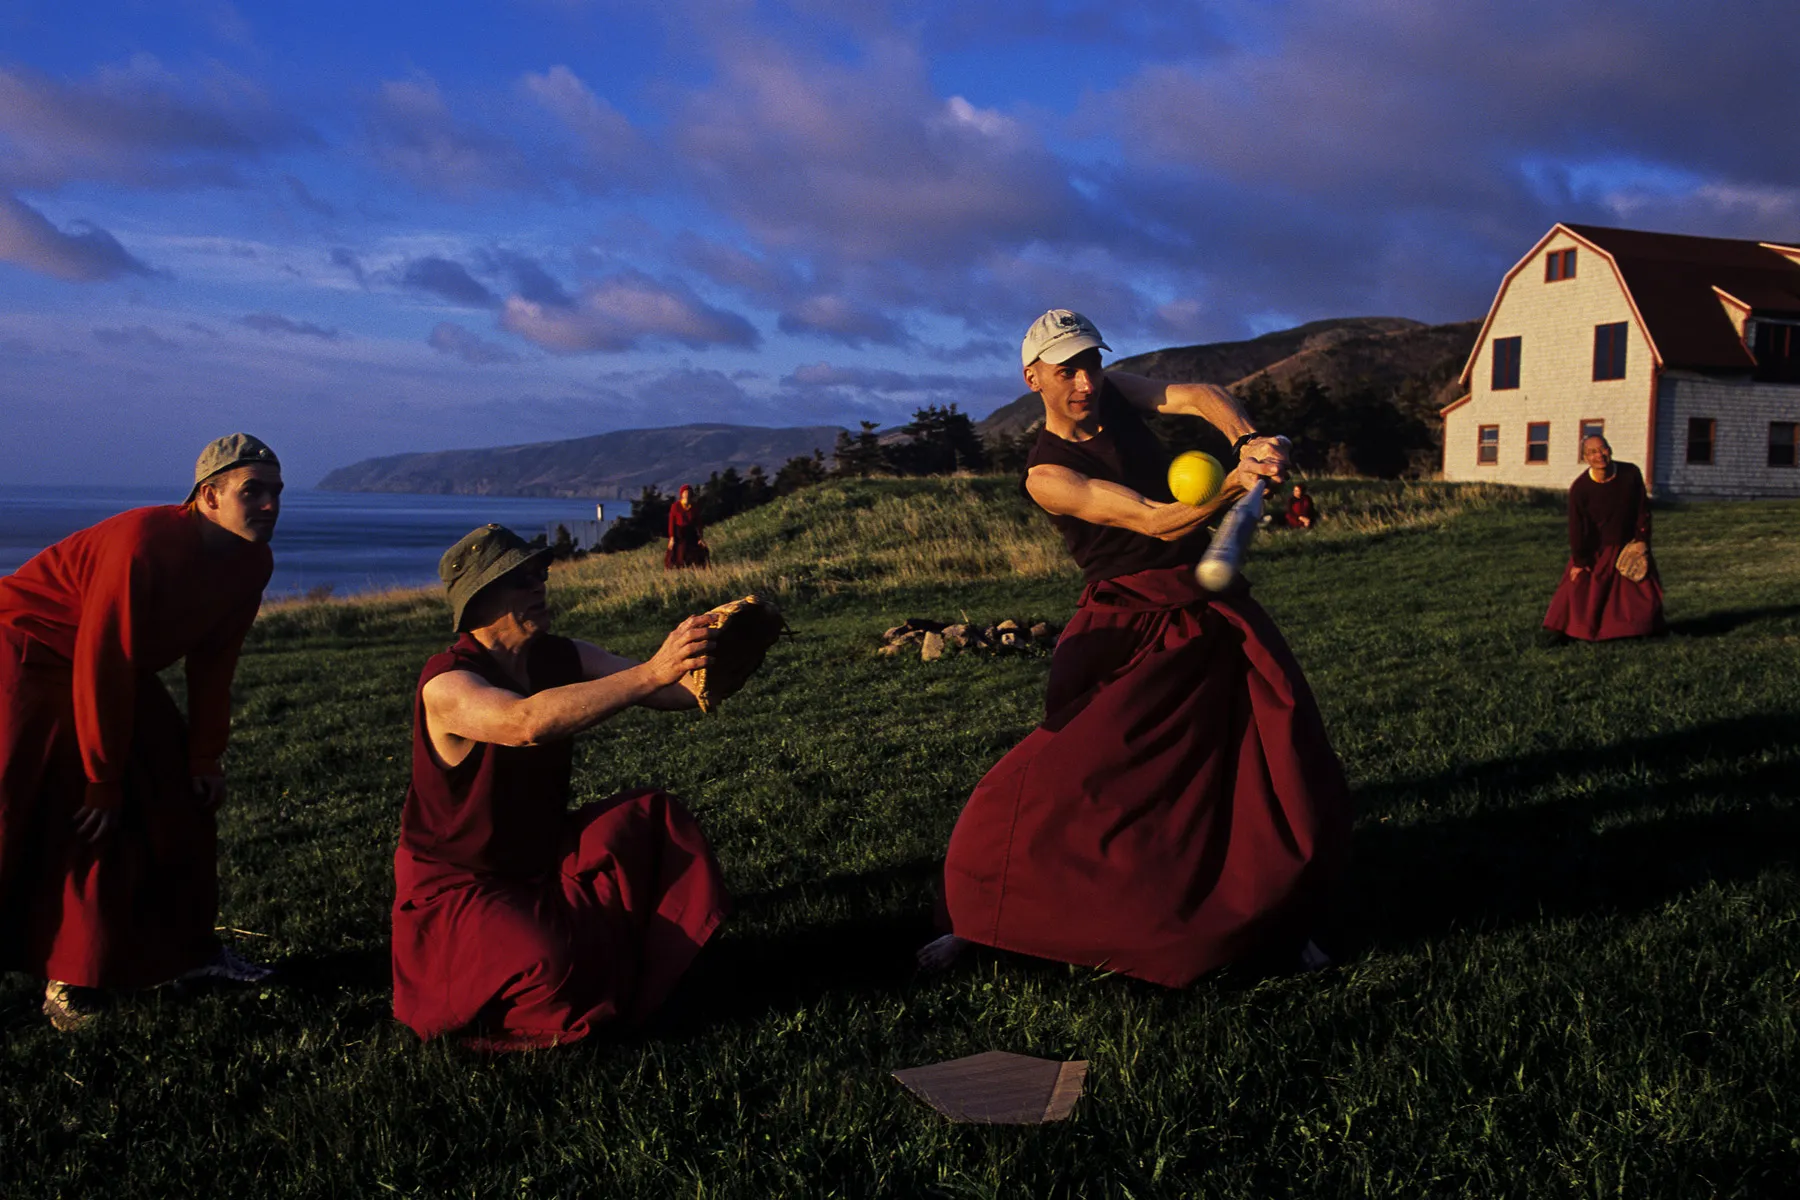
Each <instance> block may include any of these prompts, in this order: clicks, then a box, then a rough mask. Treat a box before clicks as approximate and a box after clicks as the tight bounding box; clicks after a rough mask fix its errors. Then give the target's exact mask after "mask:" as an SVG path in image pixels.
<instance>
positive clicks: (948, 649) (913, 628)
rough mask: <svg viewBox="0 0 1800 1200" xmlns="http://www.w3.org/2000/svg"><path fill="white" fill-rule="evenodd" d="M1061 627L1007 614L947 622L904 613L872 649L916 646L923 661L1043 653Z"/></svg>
mask: <svg viewBox="0 0 1800 1200" xmlns="http://www.w3.org/2000/svg"><path fill="white" fill-rule="evenodd" d="M1061 632H1062V630H1061V629H1060V628H1058V627H1057V626H1055V625H1052V624H1051V623H1050V622H1048V621H1032V622H1029V623H1028V622H1025V621H1016V620H1013V619H1012V618H1010V617H1009V618H1007V619H1006V620H1004V621H997V622H995V623H994V624H992V625H976V624H972V623H969V622H963V623H960V624H954V625H947V624H945V623H944V622H942V621H933V620H932V619H931V618H929V617H908V618H907V619H906V620H905V621H903V622H902V623H900V624H898V625H896V626H894V627H893V628H892V629H890V630H888V631H887V632H886V633H884V634H883V635H882V645H881V649H880V650H878V651H877V652H876V653H878V654H886V655H894V654H899V653H901V652H902V651H904V650H905V649H906V648H907V647H908V646H917V647H918V648H919V657H920V658H921V659H923V660H925V661H926V662H930V661H931V660H932V659H934V658H942V657H944V655H946V654H953V653H960V654H966V653H969V652H971V651H980V652H982V653H985V654H1016V653H1020V652H1029V651H1036V652H1038V653H1047V652H1048V651H1049V650H1050V649H1051V648H1052V647H1053V646H1055V645H1056V635H1057V634H1059V633H1061Z"/></svg>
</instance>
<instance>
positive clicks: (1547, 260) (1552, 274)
mask: <svg viewBox="0 0 1800 1200" xmlns="http://www.w3.org/2000/svg"><path fill="white" fill-rule="evenodd" d="M1573 278H1575V247H1573V246H1570V247H1569V248H1568V249H1567V250H1552V251H1551V252H1550V253H1548V254H1546V255H1544V282H1545V283H1556V282H1558V281H1559V280H1563V279H1573Z"/></svg>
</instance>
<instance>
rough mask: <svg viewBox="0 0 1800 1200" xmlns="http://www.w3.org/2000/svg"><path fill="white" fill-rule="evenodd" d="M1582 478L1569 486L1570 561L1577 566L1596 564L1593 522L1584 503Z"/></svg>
mask: <svg viewBox="0 0 1800 1200" xmlns="http://www.w3.org/2000/svg"><path fill="white" fill-rule="evenodd" d="M1580 484H1581V480H1580V479H1577V480H1576V481H1575V482H1574V483H1573V484H1571V485H1570V487H1569V562H1570V563H1572V564H1573V565H1575V566H1577V567H1591V566H1593V565H1594V546H1593V536H1592V531H1593V522H1591V521H1589V520H1588V515H1587V507H1586V506H1585V505H1584V504H1583V503H1582V494H1581V487H1580Z"/></svg>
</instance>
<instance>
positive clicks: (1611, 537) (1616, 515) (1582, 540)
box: [1544, 462, 1665, 642]
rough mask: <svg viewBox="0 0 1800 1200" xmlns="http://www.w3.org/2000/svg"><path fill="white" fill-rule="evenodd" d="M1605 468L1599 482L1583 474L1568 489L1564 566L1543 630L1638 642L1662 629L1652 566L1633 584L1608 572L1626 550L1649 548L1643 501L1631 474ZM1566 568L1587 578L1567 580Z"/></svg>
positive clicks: (1618, 465) (1628, 467)
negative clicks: (1638, 545)
mask: <svg viewBox="0 0 1800 1200" xmlns="http://www.w3.org/2000/svg"><path fill="white" fill-rule="evenodd" d="M1612 466H1613V474H1612V478H1610V479H1608V480H1606V481H1605V482H1596V481H1595V480H1594V477H1593V476H1592V475H1590V474H1588V473H1587V472H1586V471H1583V472H1582V473H1581V474H1580V475H1579V476H1578V477H1577V478H1576V480H1575V482H1574V483H1573V484H1571V485H1570V486H1569V565H1568V567H1567V568H1565V569H1564V570H1563V574H1562V581H1561V582H1560V583H1558V584H1557V587H1556V594H1555V595H1554V596H1552V597H1551V598H1550V608H1549V610H1548V611H1547V612H1545V614H1544V628H1545V629H1550V630H1554V631H1556V632H1557V633H1561V634H1564V635H1565V636H1568V637H1572V638H1580V639H1582V640H1583V641H1589V642H1597V641H1605V640H1607V639H1609V638H1629V637H1643V636H1645V635H1646V634H1653V633H1661V632H1663V630H1664V628H1665V625H1664V623H1663V604H1662V601H1663V594H1662V578H1661V577H1660V576H1659V575H1658V574H1657V571H1656V560H1655V559H1654V558H1652V559H1651V560H1650V573H1649V574H1648V575H1646V576H1645V577H1644V578H1643V579H1642V580H1640V581H1638V582H1636V583H1633V582H1632V581H1631V580H1629V579H1627V578H1625V577H1624V576H1623V575H1621V574H1619V572H1618V569H1617V567H1616V566H1615V565H1614V564H1615V563H1616V562H1617V561H1618V558H1619V551H1620V550H1622V549H1624V547H1625V544H1626V543H1627V542H1634V541H1641V542H1644V543H1646V544H1647V543H1648V542H1649V541H1650V498H1649V496H1648V495H1647V494H1646V492H1645V490H1644V477H1643V475H1642V473H1640V472H1639V471H1638V469H1637V467H1636V466H1634V465H1632V464H1631V463H1627V462H1615V463H1613V465H1612ZM1574 567H1586V568H1587V570H1585V571H1583V572H1582V573H1581V574H1580V575H1573V574H1572V571H1571V569H1572V568H1574Z"/></svg>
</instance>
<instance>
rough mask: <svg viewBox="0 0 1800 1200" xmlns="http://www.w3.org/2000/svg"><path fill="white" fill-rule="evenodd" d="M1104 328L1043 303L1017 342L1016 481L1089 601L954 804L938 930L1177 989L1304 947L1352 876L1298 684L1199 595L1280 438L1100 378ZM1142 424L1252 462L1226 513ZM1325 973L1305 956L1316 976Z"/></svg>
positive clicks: (942, 950) (1256, 638)
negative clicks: (1195, 433)
mask: <svg viewBox="0 0 1800 1200" xmlns="http://www.w3.org/2000/svg"><path fill="white" fill-rule="evenodd" d="M1106 348H1107V347H1106V343H1105V342H1103V341H1101V339H1100V333H1099V331H1098V330H1097V329H1095V328H1094V326H1093V324H1092V323H1090V322H1089V321H1088V320H1087V318H1085V317H1083V316H1081V315H1080V314H1079V313H1073V312H1069V311H1068V310H1066V309H1053V310H1052V311H1050V312H1047V313H1045V314H1044V315H1043V316H1042V317H1040V318H1038V320H1037V321H1036V322H1035V323H1034V324H1033V325H1032V327H1031V329H1030V330H1029V331H1028V332H1027V333H1026V335H1025V342H1024V346H1023V353H1022V359H1023V362H1024V367H1025V382H1026V384H1027V385H1029V386H1030V388H1031V389H1032V390H1033V391H1035V392H1037V393H1038V394H1039V396H1040V397H1041V398H1042V399H1043V402H1044V429H1043V432H1041V433H1040V434H1039V435H1038V439H1037V443H1036V445H1035V446H1034V447H1033V448H1032V450H1031V454H1030V456H1029V457H1028V459H1027V463H1028V467H1027V472H1026V477H1025V487H1026V490H1027V491H1028V492H1029V493H1030V495H1031V498H1032V499H1033V500H1035V501H1036V502H1037V504H1038V506H1039V507H1040V508H1042V509H1043V510H1044V511H1045V512H1046V513H1048V514H1049V516H1050V522H1051V524H1053V525H1055V526H1056V527H1057V529H1058V530H1060V531H1061V533H1062V535H1063V539H1064V541H1065V542H1066V543H1067V545H1068V548H1069V553H1070V554H1071V555H1072V556H1073V557H1074V559H1075V562H1076V564H1077V565H1078V566H1080V567H1081V569H1082V573H1083V575H1084V576H1085V578H1086V580H1087V587H1086V588H1085V590H1083V592H1082V593H1081V600H1080V602H1079V604H1078V606H1077V608H1076V610H1075V615H1074V616H1073V617H1072V618H1070V620H1069V624H1068V625H1067V627H1066V628H1065V629H1064V630H1063V633H1062V636H1061V637H1060V638H1059V639H1058V641H1057V643H1056V653H1055V655H1054V656H1053V657H1052V658H1051V660H1050V679H1049V684H1048V689H1047V692H1046V694H1045V697H1044V720H1043V723H1042V724H1041V725H1039V726H1038V727H1037V729H1036V730H1034V731H1033V732H1032V733H1031V734H1030V736H1028V737H1027V738H1026V739H1025V740H1024V741H1023V742H1021V743H1019V745H1018V746H1016V747H1015V748H1014V749H1013V750H1012V751H1011V752H1010V753H1008V754H1007V755H1006V757H1004V758H1002V759H1001V760H1000V761H999V763H998V764H996V765H995V766H994V767H993V769H992V770H990V771H989V772H988V773H987V775H986V777H985V778H983V779H982V781H981V783H980V784H979V785H977V787H976V788H975V791H974V793H973V794H972V795H971V796H970V797H969V802H968V804H967V805H966V806H965V807H964V809H963V812H962V816H961V817H960V818H959V819H958V820H957V823H956V828H955V830H954V831H953V832H952V833H951V835H950V848H949V853H948V855H947V857H946V860H945V863H944V898H945V904H946V908H947V910H948V915H949V919H950V923H951V933H950V934H949V935H948V936H946V937H944V938H940V939H938V940H937V941H936V942H933V943H931V944H930V945H929V946H927V947H925V949H924V950H922V951H921V952H920V956H919V957H920V961H921V962H922V963H923V964H924V965H926V966H937V965H941V964H943V963H945V962H947V961H948V960H949V959H950V958H952V957H953V956H954V955H955V954H956V953H957V951H959V950H960V949H961V948H962V946H963V944H964V943H965V942H979V943H982V944H984V945H988V946H996V947H999V948H1001V949H1004V950H1014V951H1019V952H1021V953H1024V954H1031V955H1036V956H1038V957H1040V958H1050V959H1056V960H1058V961H1061V962H1069V963H1080V964H1083V965H1087V966H1094V967H1103V968H1105V969H1107V970H1112V971H1118V972H1121V973H1123V974H1126V975H1133V976H1136V977H1137V978H1139V979H1146V980H1149V981H1150V982H1152V983H1160V984H1165V985H1168V986H1171V987H1179V986H1181V985H1183V984H1186V983H1188V982H1189V981H1191V980H1192V979H1194V978H1195V977H1196V976H1198V975H1200V974H1201V973H1202V972H1205V971H1208V970H1211V969H1212V968H1214V967H1217V966H1221V965H1223V964H1225V963H1228V962H1231V961H1233V960H1235V959H1240V958H1243V957H1246V956H1248V955H1251V954H1259V955H1260V954H1262V953H1267V952H1271V951H1279V952H1280V953H1282V954H1287V955H1292V956H1295V957H1297V958H1300V959H1301V960H1302V961H1308V959H1307V955H1306V954H1303V953H1302V950H1303V948H1304V949H1305V951H1307V952H1309V953H1310V954H1311V955H1313V956H1317V954H1318V952H1317V950H1316V948H1314V947H1312V946H1311V944H1310V943H1309V942H1308V934H1309V932H1310V930H1311V927H1312V922H1313V921H1314V920H1315V919H1316V918H1317V917H1318V915H1319V914H1318V909H1319V905H1320V903H1321V901H1322V900H1323V899H1324V897H1325V895H1326V889H1327V888H1328V887H1329V885H1330V884H1331V883H1332V881H1333V879H1334V878H1335V876H1336V874H1337V872H1338V869H1339V867H1340V866H1341V865H1342V864H1343V862H1344V860H1345V856H1346V853H1347V851H1348V847H1349V840H1350V804H1349V795H1348V789H1347V787H1346V785H1345V782H1344V775H1343V771H1342V769H1341V768H1340V766H1339V765H1338V760H1337V756H1336V755H1335V754H1334V753H1333V752H1332V749H1331V745H1330V743H1329V742H1328V741H1327V740H1326V736H1325V728H1324V725H1323V724H1322V722H1321V721H1320V719H1319V710H1318V706H1317V705H1316V704H1314V702H1313V697H1312V693H1311V691H1309V690H1308V688H1307V686H1306V680H1305V678H1304V677H1303V676H1302V675H1301V674H1300V667H1299V664H1297V663H1296V662H1295V661H1294V658H1293V655H1292V654H1290V653H1289V651H1288V648H1287V644H1286V643H1285V642H1283V641H1282V638H1281V634H1280V632H1279V631H1277V630H1276V628H1275V623H1274V622H1273V621H1271V620H1270V619H1269V616H1268V614H1267V613H1265V612H1264V611H1263V610H1262V608H1261V607H1260V606H1259V605H1258V604H1257V603H1256V602H1255V601H1254V600H1252V599H1250V597H1249V595H1248V594H1247V593H1246V591H1245V590H1244V589H1243V588H1238V589H1237V590H1235V591H1233V592H1231V593H1229V594H1226V595H1212V594H1209V593H1207V592H1206V591H1204V590H1203V589H1202V588H1201V587H1200V585H1199V583H1198V582H1197V581H1196V580H1195V574H1194V567H1195V564H1196V563H1197V562H1198V561H1199V560H1200V556H1201V554H1202V552H1203V551H1204V550H1205V549H1206V545H1207V533H1206V524H1207V522H1208V520H1209V519H1210V518H1211V517H1212V516H1213V515H1214V514H1215V513H1216V512H1218V511H1219V510H1220V509H1221V508H1222V507H1224V506H1225V505H1227V504H1229V503H1230V502H1231V501H1232V500H1234V499H1236V498H1238V497H1240V496H1242V495H1243V494H1244V493H1245V492H1246V491H1247V490H1248V489H1249V488H1250V486H1251V485H1252V484H1253V483H1255V482H1256V481H1257V480H1259V479H1262V480H1267V481H1269V482H1270V483H1279V482H1280V481H1281V476H1282V474H1283V472H1284V470H1285V468H1286V466H1287V454H1286V450H1285V443H1284V442H1283V441H1281V440H1280V439H1277V438H1274V437H1270V436H1268V435H1266V434H1263V433H1259V432H1257V431H1256V429H1255V427H1254V426H1253V425H1252V424H1251V421H1250V419H1249V417H1248V416H1246V415H1245V413H1244V411H1243V409H1242V408H1241V407H1239V405H1238V402H1237V400H1236V399H1235V398H1234V397H1233V396H1232V395H1231V394H1230V393H1229V392H1226V391H1225V390H1224V389H1223V388H1217V387H1214V386H1212V385H1210V384H1202V383H1195V384H1178V383H1163V382H1160V381H1157V380H1153V379H1146V378H1144V377H1142V376H1139V375H1128V374H1125V373H1124V372H1119V371H1111V372H1107V371H1102V369H1101V366H1100V351H1101V350H1103V349H1106ZM1150 412H1156V413H1163V414H1167V415H1174V416H1185V417H1197V418H1199V419H1200V420H1203V421H1207V422H1209V423H1210V424H1212V425H1214V426H1216V427H1217V428H1218V429H1219V430H1220V431H1222V432H1223V433H1224V435H1225V436H1226V437H1227V438H1231V439H1234V445H1233V452H1234V453H1236V452H1239V451H1241V452H1242V454H1243V458H1242V459H1241V460H1240V461H1239V462H1238V464H1237V466H1236V469H1235V470H1233V471H1232V472H1231V473H1230V474H1229V476H1228V477H1227V478H1226V480H1225V484H1224V486H1223V487H1222V488H1221V490H1220V492H1219V494H1218V496H1217V497H1215V498H1214V499H1213V500H1211V501H1209V502H1207V503H1205V504H1202V505H1199V506H1193V507H1190V506H1189V505H1185V504H1178V503H1175V502H1174V497H1173V496H1172V495H1171V494H1170V492H1169V484H1168V470H1169V454H1168V453H1167V451H1165V450H1164V449H1163V447H1162V444H1161V443H1160V442H1159V441H1158V440H1157V438H1156V435H1155V434H1154V433H1153V432H1152V431H1151V429H1150V428H1149V426H1148V425H1147V424H1146V423H1145V414H1146V413H1150ZM1315 961H1316V958H1315Z"/></svg>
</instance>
